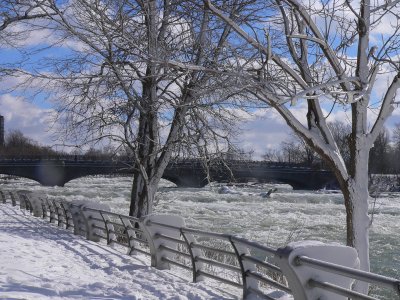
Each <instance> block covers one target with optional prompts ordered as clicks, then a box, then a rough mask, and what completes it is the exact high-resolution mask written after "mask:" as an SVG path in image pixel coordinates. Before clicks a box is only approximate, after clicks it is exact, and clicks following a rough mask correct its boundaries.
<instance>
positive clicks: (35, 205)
mask: <svg viewBox="0 0 400 300" xmlns="http://www.w3.org/2000/svg"><path fill="white" fill-rule="evenodd" d="M26 199H27V200H28V201H29V204H30V206H31V213H32V214H33V215H34V216H35V217H40V218H44V217H45V216H44V214H43V202H42V201H43V200H42V199H41V198H40V196H39V195H38V194H37V193H31V194H29V196H28V195H26Z"/></svg>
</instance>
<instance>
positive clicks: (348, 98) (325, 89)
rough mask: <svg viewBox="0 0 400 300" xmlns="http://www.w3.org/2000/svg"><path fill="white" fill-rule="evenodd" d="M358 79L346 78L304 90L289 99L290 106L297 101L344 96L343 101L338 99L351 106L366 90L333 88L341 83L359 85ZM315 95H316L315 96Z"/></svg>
mask: <svg viewBox="0 0 400 300" xmlns="http://www.w3.org/2000/svg"><path fill="white" fill-rule="evenodd" d="M359 81H360V79H359V78H358V77H348V78H345V79H339V80H335V81H331V82H327V83H324V84H319V85H316V86H313V87H310V88H307V89H305V90H304V91H302V92H300V93H298V94H297V95H296V96H294V97H293V98H292V99H291V104H292V105H295V104H296V103H297V101H298V100H299V99H316V98H318V97H320V96H323V95H332V96H341V95H343V96H345V98H344V99H343V100H341V99H338V100H339V101H340V102H341V103H343V104H351V103H354V102H357V101H359V100H361V99H362V98H363V97H364V96H365V94H366V93H367V91H366V90H348V91H344V90H335V89H333V87H334V86H337V85H340V84H342V83H347V84H348V83H350V82H352V83H354V84H357V83H359ZM316 93H317V94H316Z"/></svg>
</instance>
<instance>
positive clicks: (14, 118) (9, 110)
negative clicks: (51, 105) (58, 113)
mask: <svg viewBox="0 0 400 300" xmlns="http://www.w3.org/2000/svg"><path fill="white" fill-rule="evenodd" d="M52 112H53V111H52V110H51V109H43V108H40V107H38V106H37V105H35V104H33V103H30V102H27V101H25V100H24V99H23V98H20V97H15V96H12V95H10V94H5V95H1V96H0V114H1V115H3V116H4V119H5V129H6V132H9V131H12V130H20V131H21V132H22V133H23V134H24V135H25V136H27V137H29V138H31V139H33V140H35V141H37V142H39V143H40V144H43V145H50V144H51V143H52V139H51V135H52V134H51V132H50V125H51V122H50V118H51V113H52Z"/></svg>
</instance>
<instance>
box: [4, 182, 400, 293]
mask: <svg viewBox="0 0 400 300" xmlns="http://www.w3.org/2000/svg"><path fill="white" fill-rule="evenodd" d="M8 201H10V202H11V204H13V205H17V202H18V204H19V205H20V207H21V208H22V209H27V210H29V211H30V212H31V213H32V214H33V215H34V216H37V217H41V218H44V219H47V220H49V221H50V222H52V223H56V224H57V225H58V226H60V227H63V228H67V229H69V228H71V229H73V230H74V233H75V234H78V235H82V236H84V237H86V238H87V239H89V240H92V241H99V240H101V239H103V240H105V241H106V242H107V244H108V245H111V246H112V245H121V246H124V247H127V248H128V254H129V255H135V254H136V253H143V254H146V255H149V256H150V257H151V265H152V266H154V267H156V268H158V269H168V268H170V267H171V266H177V267H180V268H183V269H185V270H187V271H188V272H190V273H191V276H192V280H193V281H194V282H198V281H201V280H203V279H204V278H210V279H212V280H216V281H218V282H220V283H224V284H226V285H231V286H234V287H237V288H240V289H242V291H243V299H276V298H279V297H281V296H283V295H285V294H286V295H287V297H288V298H285V299H289V298H290V297H293V298H294V299H301V300H303V299H305V300H308V299H310V300H311V299H312V300H314V299H329V300H336V299H343V300H345V299H348V298H350V299H379V298H375V297H372V296H368V295H363V294H359V293H357V292H355V291H352V290H351V286H352V284H353V283H354V281H355V280H359V281H365V282H368V283H371V284H374V285H377V286H379V287H381V288H383V289H387V290H391V291H392V294H391V295H395V296H390V298H387V297H386V298H382V299H392V298H393V297H396V295H397V297H398V298H399V299H400V281H399V280H398V279H394V278H390V277H386V276H381V275H377V274H374V273H369V272H363V271H360V270H358V269H357V268H358V257H357V253H356V251H355V250H354V249H353V248H350V247H346V246H341V245H337V244H324V243H321V242H312V241H302V242H295V243H290V244H289V245H288V246H286V247H284V248H279V249H274V248H271V247H267V246H263V245H260V244H258V243H256V242H252V241H249V240H246V239H243V238H239V237H236V236H233V235H228V234H220V233H213V232H207V231H203V230H197V229H192V228H187V227H186V226H185V222H184V220H183V218H181V217H179V216H168V215H151V216H146V217H144V218H140V219H137V218H133V217H129V216H124V215H120V214H116V213H113V212H110V211H109V209H108V208H107V207H106V206H105V205H99V204H97V203H88V202H73V203H71V202H66V201H57V200H50V199H47V198H44V197H41V196H40V195H38V194H35V193H27V192H13V191H12V192H8V193H7V192H3V191H1V190H0V203H7V202H8ZM290 294H292V295H293V296H291V295H290ZM393 299H395V298H393Z"/></svg>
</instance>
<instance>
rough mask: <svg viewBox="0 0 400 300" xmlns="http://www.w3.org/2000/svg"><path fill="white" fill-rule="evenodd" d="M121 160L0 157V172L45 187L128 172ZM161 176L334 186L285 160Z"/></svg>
mask: <svg viewBox="0 0 400 300" xmlns="http://www.w3.org/2000/svg"><path fill="white" fill-rule="evenodd" d="M132 171H133V170H132V167H131V165H130V164H129V163H127V162H124V161H112V160H86V159H85V160H84V159H82V158H80V157H74V158H71V157H64V158H57V159H49V158H47V159H35V158H30V159H21V158H19V159H0V174H6V175H14V176H18V177H24V178H29V179H32V180H34V181H37V182H39V183H40V184H42V185H45V186H64V185H65V184H66V183H67V182H69V181H71V180H73V179H76V178H80V177H85V176H90V175H107V174H131V173H132ZM163 178H164V179H166V180H169V181H171V182H173V183H175V184H176V185H177V186H179V187H203V186H205V185H207V184H208V182H209V181H208V180H210V181H217V182H227V183H228V182H236V183H238V182H249V181H256V182H262V183H269V182H275V183H286V184H289V185H291V186H292V187H293V189H304V190H317V189H322V188H324V187H329V188H337V186H338V185H337V181H336V179H335V176H334V175H333V173H332V172H330V171H327V170H315V169H312V168H306V167H299V166H296V165H290V164H285V163H268V162H261V161H250V162H249V161H225V162H222V161H214V162H213V163H212V164H210V165H209V171H208V178H207V172H206V170H205V168H204V164H203V162H202V161H200V160H196V159H192V160H182V161H175V162H172V163H170V164H169V165H168V167H167V168H166V170H165V172H164V174H163Z"/></svg>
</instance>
